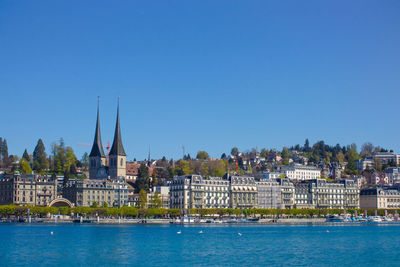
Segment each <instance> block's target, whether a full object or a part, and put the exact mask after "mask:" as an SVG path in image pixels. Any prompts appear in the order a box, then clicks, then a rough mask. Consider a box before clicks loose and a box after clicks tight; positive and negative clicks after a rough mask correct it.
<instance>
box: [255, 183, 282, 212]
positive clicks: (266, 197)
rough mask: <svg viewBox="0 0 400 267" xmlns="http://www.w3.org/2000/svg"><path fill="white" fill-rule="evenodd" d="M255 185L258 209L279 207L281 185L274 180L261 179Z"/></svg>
mask: <svg viewBox="0 0 400 267" xmlns="http://www.w3.org/2000/svg"><path fill="white" fill-rule="evenodd" d="M256 185H257V192H258V196H257V207H258V208H259V209H280V208H281V203H282V194H281V190H282V189H281V186H280V185H279V183H278V182H276V181H274V180H261V181H259V182H256Z"/></svg>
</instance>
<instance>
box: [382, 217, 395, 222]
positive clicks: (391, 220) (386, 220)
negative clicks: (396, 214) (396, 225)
mask: <svg viewBox="0 0 400 267" xmlns="http://www.w3.org/2000/svg"><path fill="white" fill-rule="evenodd" d="M383 221H384V222H393V219H392V218H390V217H387V216H384V217H383Z"/></svg>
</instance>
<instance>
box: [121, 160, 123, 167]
mask: <svg viewBox="0 0 400 267" xmlns="http://www.w3.org/2000/svg"><path fill="white" fill-rule="evenodd" d="M123 164H124V159H121V167H122V166H123Z"/></svg>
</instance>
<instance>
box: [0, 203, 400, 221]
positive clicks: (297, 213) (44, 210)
mask: <svg viewBox="0 0 400 267" xmlns="http://www.w3.org/2000/svg"><path fill="white" fill-rule="evenodd" d="M365 211H367V215H368V216H374V215H375V212H376V213H377V214H378V215H379V216H384V215H385V214H386V213H387V214H388V215H389V214H391V215H395V214H396V210H385V209H365V210H362V209H346V213H347V214H351V215H353V216H354V215H355V214H356V213H357V214H358V215H364V214H365ZM343 213H344V210H343V209H244V210H241V209H191V210H190V214H191V215H198V216H200V217H209V216H215V215H217V216H220V217H223V216H244V217H247V216H261V217H265V218H277V217H308V218H310V217H325V216H326V215H328V214H343ZM48 214H53V215H55V214H61V215H79V216H83V217H95V216H99V217H114V218H116V217H123V218H167V217H178V216H182V215H184V214H185V213H184V212H182V211H181V210H179V209H164V208H136V207H128V206H124V207H121V208H116V207H100V208H99V207H73V208H69V207H39V206H15V205H1V206H0V217H1V218H10V217H13V216H14V217H20V216H28V215H32V216H36V217H46V216H47V215H48Z"/></svg>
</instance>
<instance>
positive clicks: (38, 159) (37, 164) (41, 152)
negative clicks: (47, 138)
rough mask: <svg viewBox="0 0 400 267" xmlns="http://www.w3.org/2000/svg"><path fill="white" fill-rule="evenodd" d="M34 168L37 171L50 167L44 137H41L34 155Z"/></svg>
mask: <svg viewBox="0 0 400 267" xmlns="http://www.w3.org/2000/svg"><path fill="white" fill-rule="evenodd" d="M32 160H33V164H32V165H33V169H34V170H35V171H37V172H41V171H44V170H47V169H48V168H49V161H48V160H47V155H46V152H45V147H44V144H43V141H42V139H39V140H38V142H37V144H36V147H35V149H34V151H33V155H32Z"/></svg>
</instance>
